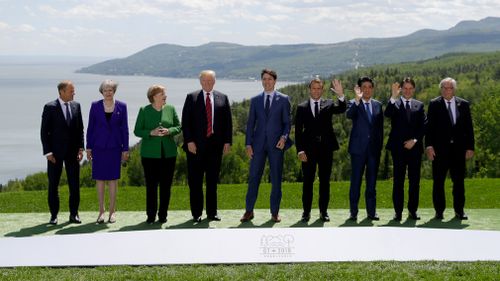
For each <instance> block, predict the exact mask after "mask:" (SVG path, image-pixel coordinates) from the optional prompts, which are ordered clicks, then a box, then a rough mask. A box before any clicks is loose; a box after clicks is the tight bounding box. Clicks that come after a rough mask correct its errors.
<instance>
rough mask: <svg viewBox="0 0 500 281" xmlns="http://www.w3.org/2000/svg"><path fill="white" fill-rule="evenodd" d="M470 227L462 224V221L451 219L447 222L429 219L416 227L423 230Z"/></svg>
mask: <svg viewBox="0 0 500 281" xmlns="http://www.w3.org/2000/svg"><path fill="white" fill-rule="evenodd" d="M469 226H470V225H469V224H467V223H464V221H462V220H459V219H457V218H452V219H451V220H449V221H442V220H438V219H434V218H433V219H431V220H429V221H427V222H425V223H423V224H421V225H418V226H417V227H424V228H447V229H464V228H467V227H469Z"/></svg>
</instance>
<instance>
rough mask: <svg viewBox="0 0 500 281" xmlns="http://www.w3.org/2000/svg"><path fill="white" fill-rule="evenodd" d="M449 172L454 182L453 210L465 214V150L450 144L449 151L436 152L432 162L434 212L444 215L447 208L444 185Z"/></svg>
mask: <svg viewBox="0 0 500 281" xmlns="http://www.w3.org/2000/svg"><path fill="white" fill-rule="evenodd" d="M448 170H449V171H450V177H451V181H452V182H453V191H452V194H453V208H454V209H455V212H456V213H458V214H463V213H464V205H465V186H464V177H465V150H464V149H461V148H459V147H457V146H456V145H454V144H450V147H449V149H447V150H442V151H441V150H439V151H438V150H436V157H435V158H434V161H432V178H433V184H432V201H433V203H434V210H435V211H436V213H438V214H442V213H443V212H444V210H445V208H446V200H445V192H444V183H445V180H446V174H447V172H448Z"/></svg>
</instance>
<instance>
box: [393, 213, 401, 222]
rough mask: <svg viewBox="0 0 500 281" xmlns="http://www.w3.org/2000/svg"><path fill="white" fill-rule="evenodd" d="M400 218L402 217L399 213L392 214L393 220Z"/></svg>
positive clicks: (399, 219)
mask: <svg viewBox="0 0 500 281" xmlns="http://www.w3.org/2000/svg"><path fill="white" fill-rule="evenodd" d="M401 219H402V216H401V214H394V220H395V221H401Z"/></svg>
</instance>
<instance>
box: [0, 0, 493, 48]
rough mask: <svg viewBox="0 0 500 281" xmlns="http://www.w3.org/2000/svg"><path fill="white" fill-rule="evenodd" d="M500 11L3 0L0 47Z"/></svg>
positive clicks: (274, 0) (291, 1)
mask: <svg viewBox="0 0 500 281" xmlns="http://www.w3.org/2000/svg"><path fill="white" fill-rule="evenodd" d="M488 16H495V17H500V0H473V1H468V0H453V1H434V0H407V1H395V0H394V1H393V0H372V1H352V0H348V1H346V0H339V1H332V0H302V1H299V0H267V1H261V0H238V1H237V0H212V1H210V0H190V1H183V0H153V1H128V0H88V1H75V0H64V1H63V0H60V1H59V0H44V1H38V0H32V1H30V0H28V1H23V0H12V1H4V0H0V55H65V56H68V55H69V56H97V57H124V56H128V55H131V54H133V53H135V52H138V51H140V50H142V49H144V48H147V47H149V46H152V45H155V44H160V43H171V44H179V45H184V46H198V45H201V44H205V43H208V42H212V41H218V42H232V43H238V44H243V45H270V44H297V43H336V42H342V41H347V40H350V39H354V38H365V37H395V36H402V35H407V34H410V33H412V32H414V31H417V30H419V29H423V28H431V29H437V30H444V29H448V28H450V27H452V26H454V25H456V24H457V23H458V22H460V21H462V20H480V19H483V18H485V17H488Z"/></svg>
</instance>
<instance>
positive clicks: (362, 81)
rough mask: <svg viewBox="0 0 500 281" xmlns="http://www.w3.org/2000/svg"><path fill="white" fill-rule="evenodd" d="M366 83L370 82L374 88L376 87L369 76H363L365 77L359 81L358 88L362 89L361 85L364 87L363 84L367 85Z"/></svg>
mask: <svg viewBox="0 0 500 281" xmlns="http://www.w3.org/2000/svg"><path fill="white" fill-rule="evenodd" d="M365 82H370V84H372V87H374V86H375V83H374V82H373V79H371V78H370V77H368V76H363V77H361V78H359V79H358V86H359V87H361V85H363V83H365Z"/></svg>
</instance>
